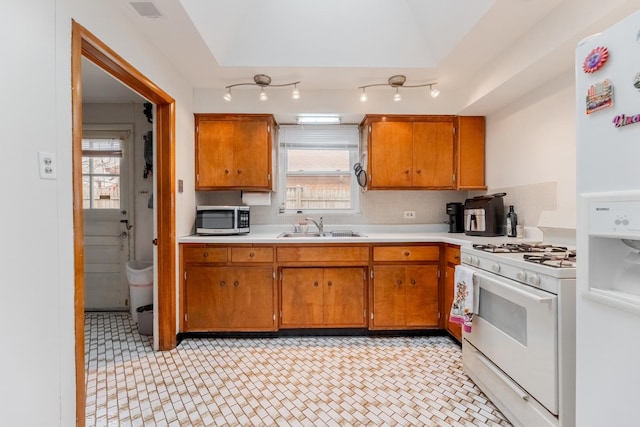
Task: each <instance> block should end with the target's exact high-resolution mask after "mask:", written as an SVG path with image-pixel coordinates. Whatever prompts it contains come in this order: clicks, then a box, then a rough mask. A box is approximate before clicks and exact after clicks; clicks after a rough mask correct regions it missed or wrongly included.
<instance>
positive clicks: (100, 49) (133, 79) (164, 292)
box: [71, 21, 176, 426]
mask: <svg viewBox="0 0 640 427" xmlns="http://www.w3.org/2000/svg"><path fill="white" fill-rule="evenodd" d="M82 58H85V59H88V60H89V61H91V62H92V63H93V64H95V65H97V66H98V67H100V68H101V69H102V70H104V71H105V72H107V73H108V74H110V75H111V76H113V77H114V78H115V79H117V80H119V81H120V82H122V83H123V84H124V85H125V86H127V87H129V88H130V89H132V90H133V91H135V92H137V93H138V94H140V95H141V96H142V97H144V98H146V99H147V100H149V101H150V102H151V103H153V104H155V106H156V114H155V117H154V133H155V135H156V164H155V171H154V173H155V176H156V178H155V179H156V191H155V194H154V204H155V206H156V208H155V215H156V217H155V221H156V224H157V236H156V238H155V239H154V244H155V245H156V246H157V255H156V257H155V258H156V263H155V264H156V272H157V286H156V289H157V304H156V306H155V307H154V312H155V314H156V318H157V334H156V336H154V345H155V347H156V348H157V349H159V350H169V349H172V348H174V347H175V346H176V295H175V280H176V279H175V275H176V269H175V209H174V206H175V203H174V202H175V200H174V199H175V184H174V183H175V144H174V141H175V101H174V99H173V98H172V97H171V96H169V95H168V94H167V93H166V92H164V91H163V90H162V89H160V88H159V87H158V86H156V85H155V84H154V83H153V82H151V81H150V80H149V79H148V78H146V77H145V76H144V75H142V74H141V73H140V72H139V71H138V70H136V69H135V68H134V67H133V66H132V65H131V64H129V63H128V62H127V61H125V60H124V59H123V58H122V57H120V56H119V55H118V54H117V53H116V52H114V51H113V50H112V49H110V48H109V47H108V46H107V45H106V44H104V43H103V42H102V41H100V40H99V39H98V38H97V37H95V36H94V35H93V34H92V33H91V32H89V31H88V30H87V29H86V28H84V27H83V26H82V25H80V24H78V23H77V22H75V21H74V22H73V23H72V46H71V84H72V120H73V123H72V128H73V130H72V133H73V142H72V150H73V154H72V156H73V162H72V163H73V208H74V209H73V212H74V213H73V229H74V288H75V292H74V295H75V296H74V316H75V366H76V425H79V426H84V420H85V418H84V411H85V400H86V394H85V365H84V354H85V349H84V301H85V278H84V276H85V271H84V270H85V269H84V246H85V242H84V214H83V196H82V194H83V192H82V132H83V126H82V77H81V76H82Z"/></svg>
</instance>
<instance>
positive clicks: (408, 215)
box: [404, 211, 416, 219]
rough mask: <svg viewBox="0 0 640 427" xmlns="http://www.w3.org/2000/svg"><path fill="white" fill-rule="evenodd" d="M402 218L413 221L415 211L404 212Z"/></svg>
mask: <svg viewBox="0 0 640 427" xmlns="http://www.w3.org/2000/svg"><path fill="white" fill-rule="evenodd" d="M404 217H405V218H409V219H415V217H416V211H404Z"/></svg>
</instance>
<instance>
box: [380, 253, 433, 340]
mask: <svg viewBox="0 0 640 427" xmlns="http://www.w3.org/2000/svg"><path fill="white" fill-rule="evenodd" d="M372 301H373V309H372V310H371V313H372V319H371V325H370V326H371V329H412V328H434V327H437V326H438V266H437V265H385V266H374V267H373V296H372Z"/></svg>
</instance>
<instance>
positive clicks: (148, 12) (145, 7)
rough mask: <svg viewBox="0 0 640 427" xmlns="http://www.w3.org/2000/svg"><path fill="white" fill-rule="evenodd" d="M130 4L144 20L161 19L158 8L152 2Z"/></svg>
mask: <svg viewBox="0 0 640 427" xmlns="http://www.w3.org/2000/svg"><path fill="white" fill-rule="evenodd" d="M129 4H130V5H131V7H133V8H134V9H135V10H136V12H138V15H140V16H142V17H144V18H160V17H161V16H162V12H160V9H158V6H156V5H155V4H154V3H153V2H151V1H132V2H129Z"/></svg>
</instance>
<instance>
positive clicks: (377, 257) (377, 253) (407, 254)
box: [373, 246, 440, 262]
mask: <svg viewBox="0 0 640 427" xmlns="http://www.w3.org/2000/svg"><path fill="white" fill-rule="evenodd" d="M439 259H440V248H439V247H438V246H376V247H374V248H373V261H374V262H376V261H438V260H439Z"/></svg>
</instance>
